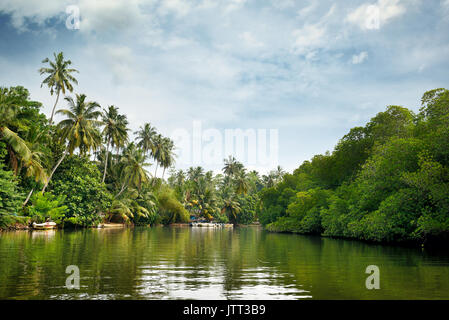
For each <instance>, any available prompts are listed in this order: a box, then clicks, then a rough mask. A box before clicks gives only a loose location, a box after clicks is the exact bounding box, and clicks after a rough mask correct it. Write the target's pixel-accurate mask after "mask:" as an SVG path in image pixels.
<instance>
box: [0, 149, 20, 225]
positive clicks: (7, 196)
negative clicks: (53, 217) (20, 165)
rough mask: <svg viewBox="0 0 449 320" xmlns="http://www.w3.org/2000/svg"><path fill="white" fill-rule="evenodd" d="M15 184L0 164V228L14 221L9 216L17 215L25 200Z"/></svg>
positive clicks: (10, 174)
mask: <svg viewBox="0 0 449 320" xmlns="http://www.w3.org/2000/svg"><path fill="white" fill-rule="evenodd" d="M0 149H1V146H0ZM0 161H1V158H0ZM17 184H18V182H17V179H16V177H15V176H14V174H13V173H12V172H11V171H8V170H5V169H4V165H3V164H2V163H1V162H0V186H1V187H0V228H5V227H7V226H8V225H9V224H11V223H12V222H13V221H14V220H13V219H12V217H11V216H14V215H17V213H18V211H19V209H20V208H21V204H22V201H23V200H24V198H25V197H24V196H23V194H21V193H20V192H19V190H18V187H17Z"/></svg>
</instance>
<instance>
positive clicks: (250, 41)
mask: <svg viewBox="0 0 449 320" xmlns="http://www.w3.org/2000/svg"><path fill="white" fill-rule="evenodd" d="M239 38H240V39H242V40H243V41H244V42H245V44H246V45H247V46H249V47H253V48H259V47H263V45H264V44H263V42H260V41H258V40H257V39H256V38H254V36H253V34H252V33H251V32H248V31H246V32H243V33H241V34H240V35H239Z"/></svg>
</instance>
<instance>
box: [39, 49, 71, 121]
mask: <svg viewBox="0 0 449 320" xmlns="http://www.w3.org/2000/svg"><path fill="white" fill-rule="evenodd" d="M53 55H54V57H55V61H50V59H49V58H45V59H44V60H42V63H48V64H49V65H50V67H49V68H40V69H39V73H40V74H41V75H43V74H48V76H47V77H46V78H45V79H44V80H43V81H42V84H41V87H42V86H43V85H44V84H46V85H47V86H48V87H49V88H50V93H51V95H53V93H55V92H56V102H55V105H54V106H53V110H52V111H51V117H50V124H52V123H53V116H54V113H55V109H56V105H57V104H58V100H59V94H60V93H61V92H62V93H63V94H64V95H65V93H66V90H68V91H70V92H72V91H73V86H72V83H75V84H78V81H77V80H76V79H75V78H74V77H73V76H72V73H74V72H78V70H76V69H70V68H68V67H69V66H70V65H71V64H72V61H70V60H64V54H63V53H62V52H60V53H58V54H56V53H53Z"/></svg>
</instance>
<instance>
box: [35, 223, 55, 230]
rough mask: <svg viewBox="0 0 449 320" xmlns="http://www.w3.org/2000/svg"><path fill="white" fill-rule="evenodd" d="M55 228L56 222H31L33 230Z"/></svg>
mask: <svg viewBox="0 0 449 320" xmlns="http://www.w3.org/2000/svg"><path fill="white" fill-rule="evenodd" d="M55 228H56V223H54V222H44V223H36V222H34V223H33V229H35V230H51V229H55Z"/></svg>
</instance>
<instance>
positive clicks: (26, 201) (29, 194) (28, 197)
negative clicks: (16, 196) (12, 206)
mask: <svg viewBox="0 0 449 320" xmlns="http://www.w3.org/2000/svg"><path fill="white" fill-rule="evenodd" d="M33 192H34V188H33V189H31V191H30V193H28V196H27V198H26V199H25V202H24V203H23V204H22V207H25V206H26V204H27V203H28V201H29V200H30V198H31V195H32V194H33Z"/></svg>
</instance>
